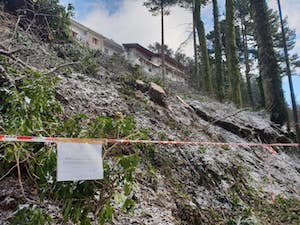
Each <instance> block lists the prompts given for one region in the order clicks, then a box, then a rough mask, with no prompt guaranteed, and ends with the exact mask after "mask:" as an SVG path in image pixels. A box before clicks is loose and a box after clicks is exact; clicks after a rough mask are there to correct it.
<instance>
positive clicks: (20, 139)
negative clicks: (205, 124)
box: [0, 134, 300, 154]
mask: <svg viewBox="0 0 300 225" xmlns="http://www.w3.org/2000/svg"><path fill="white" fill-rule="evenodd" d="M0 141H6V142H9V141H10V142H44V143H56V142H73V143H99V144H105V143H143V144H162V145H212V146H231V147H264V148H266V149H267V150H268V151H270V152H272V153H273V154H274V153H276V152H275V151H274V150H273V147H299V146H300V144H297V143H273V144H261V143H232V142H229V143H226V142H205V141H156V140H127V139H101V138H60V137H34V136H10V135H1V134H0Z"/></svg>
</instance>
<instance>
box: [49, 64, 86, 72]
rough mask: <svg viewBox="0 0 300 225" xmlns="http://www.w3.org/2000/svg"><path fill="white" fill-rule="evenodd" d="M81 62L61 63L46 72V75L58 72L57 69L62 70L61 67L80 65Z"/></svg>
mask: <svg viewBox="0 0 300 225" xmlns="http://www.w3.org/2000/svg"><path fill="white" fill-rule="evenodd" d="M79 64H80V62H71V63H65V64H61V65H59V66H57V67H55V68H53V69H52V70H50V71H48V72H46V75H49V74H52V73H54V72H56V71H58V70H60V69H62V68H64V67H68V66H73V65H79Z"/></svg>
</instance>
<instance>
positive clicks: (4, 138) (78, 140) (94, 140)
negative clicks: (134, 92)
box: [0, 134, 300, 202]
mask: <svg viewBox="0 0 300 225" xmlns="http://www.w3.org/2000/svg"><path fill="white" fill-rule="evenodd" d="M1 141H4V142H42V143H58V142H72V143H90V144H96V143H97V144H105V143H143V144H162V145H211V146H231V147H263V148H264V149H265V150H267V152H269V153H271V155H276V154H277V152H276V151H275V150H274V149H273V147H300V144H297V143H273V144H261V143H232V142H230V143H225V142H203V141H155V140H127V139H100V138H60V137H34V136H10V135H1V134H0V142H1ZM266 157H267V165H268V167H269V166H270V165H269V163H270V162H269V159H268V155H266ZM268 180H269V185H270V186H272V183H273V181H272V175H271V171H270V168H268ZM271 199H272V202H274V201H275V192H274V191H272V192H271Z"/></svg>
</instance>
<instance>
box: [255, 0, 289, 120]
mask: <svg viewBox="0 0 300 225" xmlns="http://www.w3.org/2000/svg"><path fill="white" fill-rule="evenodd" d="M249 1H250V4H251V8H252V12H253V19H254V24H255V30H256V38H257V45H258V62H259V69H260V74H261V77H262V84H263V90H264V96H265V103H266V108H267V110H268V111H269V112H270V113H271V120H272V121H273V122H275V123H277V124H280V125H283V124H284V123H285V122H286V121H287V113H286V109H285V101H284V95H283V90H282V85H281V78H280V74H279V67H278V62H277V59H276V55H275V51H274V47H273V40H272V34H271V29H270V20H269V17H268V6H267V3H266V0H249Z"/></svg>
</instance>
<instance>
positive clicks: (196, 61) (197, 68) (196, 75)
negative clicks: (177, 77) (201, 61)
mask: <svg viewBox="0 0 300 225" xmlns="http://www.w3.org/2000/svg"><path fill="white" fill-rule="evenodd" d="M195 29H196V26H195V0H193V41H194V61H195V76H194V78H195V79H192V81H191V84H192V85H193V84H195V83H196V85H195V87H196V88H200V74H199V65H198V54H197V39H196V36H197V35H196V30H195Z"/></svg>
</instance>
